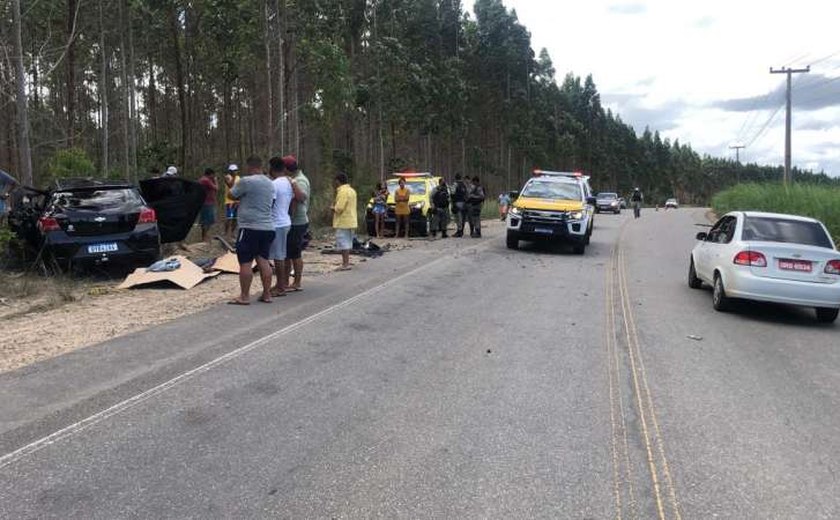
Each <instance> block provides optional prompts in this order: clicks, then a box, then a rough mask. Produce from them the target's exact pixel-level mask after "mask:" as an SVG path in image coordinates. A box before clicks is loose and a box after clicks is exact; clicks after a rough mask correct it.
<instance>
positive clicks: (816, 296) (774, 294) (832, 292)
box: [723, 269, 840, 309]
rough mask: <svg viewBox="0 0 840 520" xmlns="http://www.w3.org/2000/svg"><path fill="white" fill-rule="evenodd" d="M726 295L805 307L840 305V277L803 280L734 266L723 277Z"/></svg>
mask: <svg viewBox="0 0 840 520" xmlns="http://www.w3.org/2000/svg"><path fill="white" fill-rule="evenodd" d="M723 282H724V284H725V286H726V294H727V296H731V297H733V298H742V299H745V300H756V301H762V302H771V303H783V304H787V305H799V306H802V307H827V308H832V309H840V280H837V281H835V282H833V283H814V282H801V281H796V280H781V279H778V278H766V277H762V276H755V275H754V274H752V273H751V272H750V271H748V270H741V269H738V270H735V271H733V272H731V273H730V275H729V276H728V277H726V278H725V279H724V280H723Z"/></svg>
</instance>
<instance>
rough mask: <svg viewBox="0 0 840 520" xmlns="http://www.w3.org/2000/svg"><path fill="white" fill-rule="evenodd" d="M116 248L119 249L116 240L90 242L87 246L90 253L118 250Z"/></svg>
mask: <svg viewBox="0 0 840 520" xmlns="http://www.w3.org/2000/svg"><path fill="white" fill-rule="evenodd" d="M118 250H119V246H117V243H116V242H108V243H106V244H91V245H89V246H88V248H87V251H88V253H91V254H95V253H113V252H114V251H118Z"/></svg>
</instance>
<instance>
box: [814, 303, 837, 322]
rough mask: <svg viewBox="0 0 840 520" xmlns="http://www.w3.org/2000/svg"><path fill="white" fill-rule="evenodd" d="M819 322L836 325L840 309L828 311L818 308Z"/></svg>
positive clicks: (824, 308)
mask: <svg viewBox="0 0 840 520" xmlns="http://www.w3.org/2000/svg"><path fill="white" fill-rule="evenodd" d="M816 311H817V321H818V322H820V323H834V320H836V319H837V315H838V313H840V309H828V308H826V307H817V309H816Z"/></svg>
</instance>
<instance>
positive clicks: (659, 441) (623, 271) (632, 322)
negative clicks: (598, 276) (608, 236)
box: [619, 250, 682, 520]
mask: <svg viewBox="0 0 840 520" xmlns="http://www.w3.org/2000/svg"><path fill="white" fill-rule="evenodd" d="M619 262H620V269H619V274H620V277H621V284H622V287H623V288H624V294H625V296H626V297H627V308H628V312H627V314H628V316H629V329H630V331H629V332H630V335H631V336H632V338H633V344H634V346H635V350H636V357H638V360H639V368H640V369H641V378H642V384H643V387H644V391H645V397H646V400H647V404H648V409H649V412H650V418H651V422H652V423H653V427H654V432H655V434H656V435H655V437H656V445H657V451H658V452H659V456H660V458H661V460H662V471H663V473H664V475H665V480H666V482H667V484H668V491H669V495H670V497H669V498H670V499H671V506H672V508H673V511H674V516H675V517H676V518H677V520H681V519H682V516H681V515H680V508H679V502H678V501H677V494H676V488H675V486H674V481H673V478H672V477H671V470H670V467H669V465H668V458H667V456H666V455H665V446H664V441H663V436H662V430H661V429H660V427H659V421H658V420H657V418H656V407H655V406H654V404H653V397H652V395H651V391H650V385H649V384H648V379H647V372H646V370H645V364H644V359H643V358H642V353H641V349H640V346H639V335H638V332H637V328H636V319H635V317H634V316H633V311H632V307H631V306H630V300H629V294H628V290H627V266H626V262H625V259H624V251H623V250H621V251H620V253H619Z"/></svg>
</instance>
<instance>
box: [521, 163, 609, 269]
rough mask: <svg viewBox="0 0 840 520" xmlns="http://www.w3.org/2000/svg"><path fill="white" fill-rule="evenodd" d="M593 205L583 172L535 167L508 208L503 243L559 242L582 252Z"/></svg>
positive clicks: (587, 235) (591, 221)
mask: <svg viewBox="0 0 840 520" xmlns="http://www.w3.org/2000/svg"><path fill="white" fill-rule="evenodd" d="M594 205H595V198H594V197H593V196H592V192H591V189H590V188H589V183H588V179H587V178H586V177H585V176H583V175H581V174H578V173H567V172H549V171H542V170H537V171H535V172H534V177H532V178H531V179H529V180H528V181H527V182H526V183H525V186H523V187H522V190H521V191H520V192H519V193H517V194H516V200H515V201H514V202H513V204H512V206H511V208H510V210H509V211H508V215H507V220H506V224H507V247H508V248H509V249H518V248H519V242H520V241H521V240H528V241H551V242H563V243H568V244H571V245H572V250H573V251H574V252H575V253H576V254H580V255H582V254H583V253H584V252H585V251H586V246H587V245H588V244H589V240H590V237H591V236H592V229H593V222H594V211H595V210H594Z"/></svg>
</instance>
